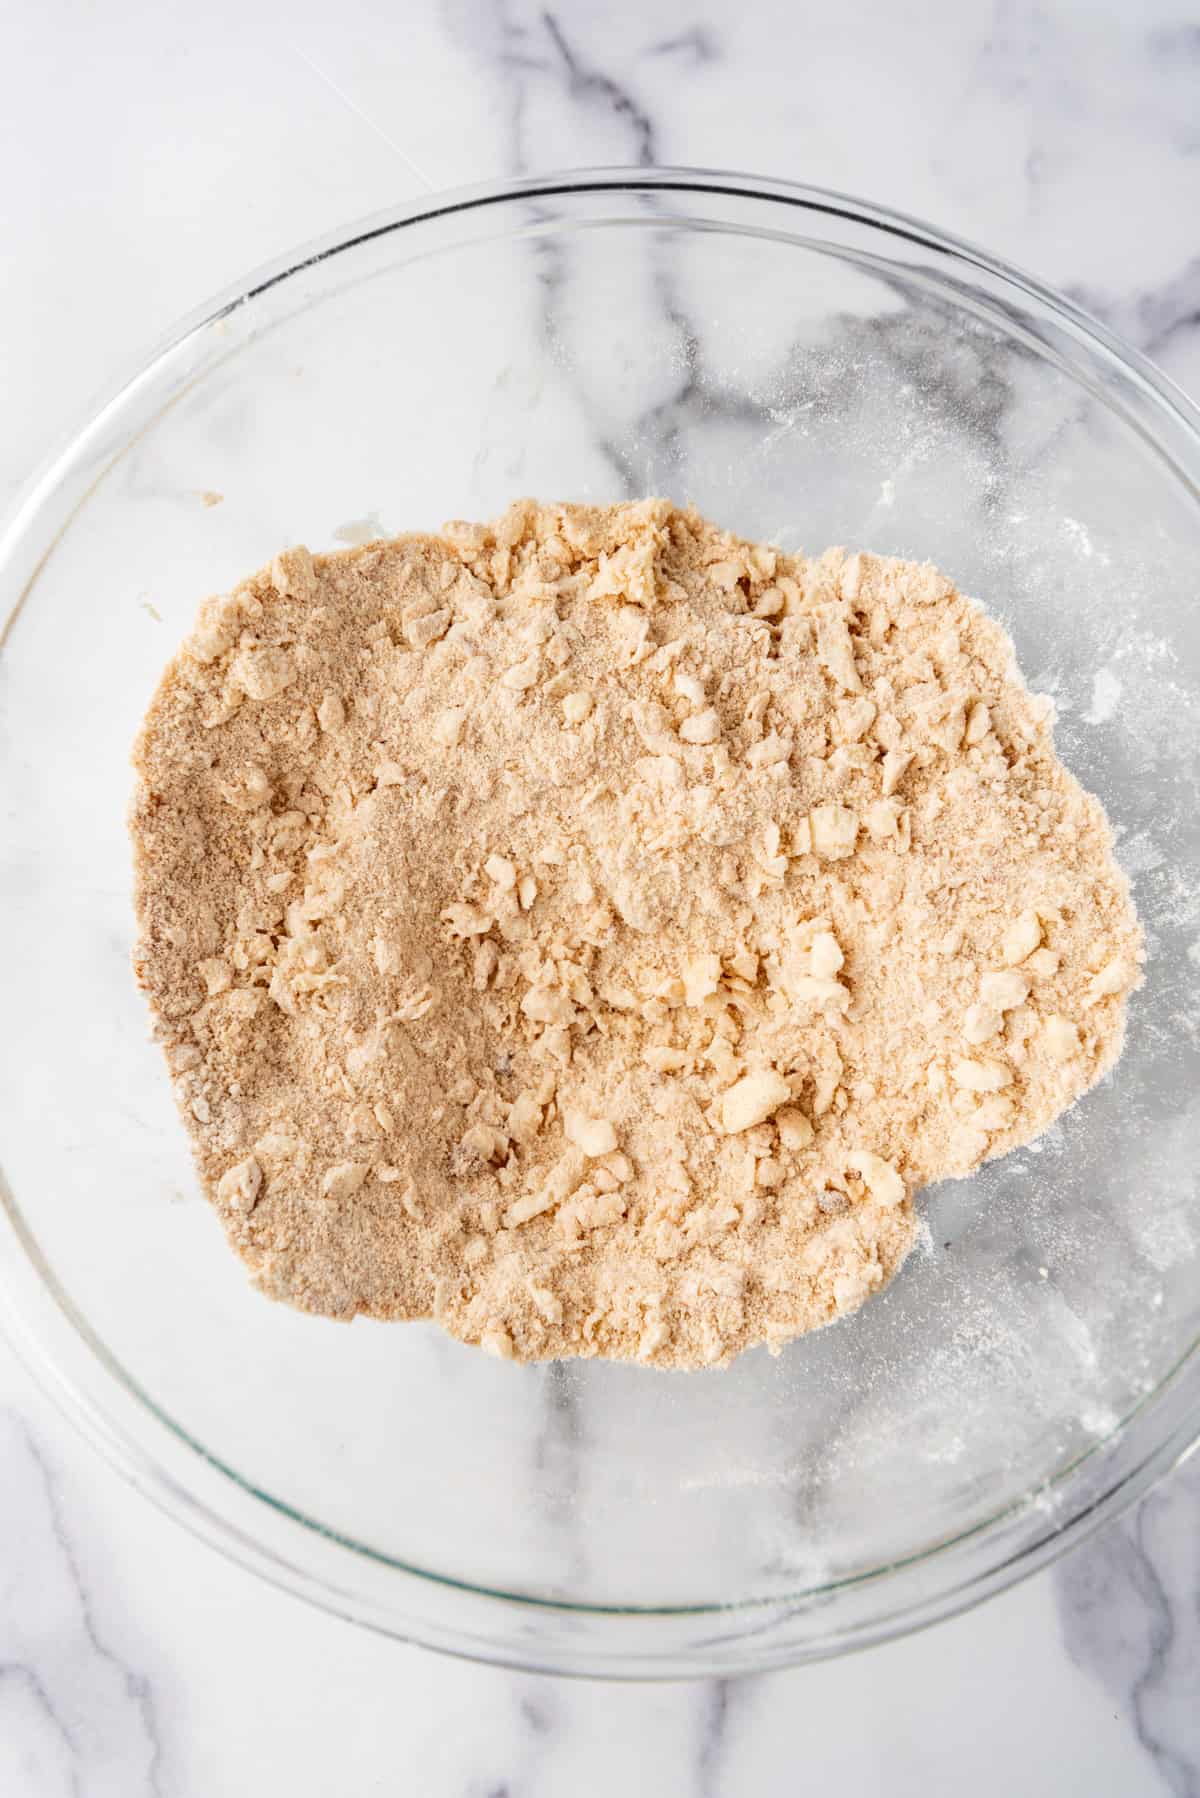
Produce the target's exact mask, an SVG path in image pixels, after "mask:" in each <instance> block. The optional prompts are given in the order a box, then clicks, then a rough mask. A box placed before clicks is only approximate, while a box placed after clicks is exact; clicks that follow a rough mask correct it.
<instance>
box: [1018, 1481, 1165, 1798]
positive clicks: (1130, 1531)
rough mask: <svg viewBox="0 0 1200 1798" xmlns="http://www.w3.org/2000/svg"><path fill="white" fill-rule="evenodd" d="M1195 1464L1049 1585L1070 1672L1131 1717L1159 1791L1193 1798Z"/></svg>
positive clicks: (1091, 1544)
mask: <svg viewBox="0 0 1200 1798" xmlns="http://www.w3.org/2000/svg"><path fill="white" fill-rule="evenodd" d="M1198 1513H1200V1459H1197V1458H1195V1457H1193V1459H1192V1461H1191V1462H1190V1463H1189V1464H1188V1465H1187V1466H1186V1467H1184V1468H1182V1469H1180V1471H1179V1472H1178V1473H1177V1474H1176V1475H1175V1476H1174V1478H1173V1479H1172V1480H1171V1482H1170V1483H1169V1484H1168V1485H1166V1486H1164V1487H1162V1488H1161V1489H1160V1490H1159V1491H1157V1492H1153V1493H1151V1494H1150V1496H1149V1497H1148V1498H1146V1499H1144V1500H1143V1502H1142V1503H1141V1505H1140V1506H1139V1507H1138V1509H1137V1510H1136V1511H1135V1512H1134V1513H1133V1515H1132V1516H1131V1517H1128V1518H1125V1519H1123V1520H1122V1521H1121V1522H1120V1523H1119V1524H1117V1525H1116V1526H1115V1527H1114V1528H1112V1529H1109V1530H1106V1531H1105V1532H1104V1533H1103V1534H1102V1535H1100V1536H1096V1537H1093V1538H1092V1540H1091V1541H1090V1542H1088V1543H1086V1544H1085V1545H1084V1547H1082V1548H1081V1549H1080V1550H1079V1551H1078V1552H1077V1553H1076V1554H1073V1555H1071V1556H1069V1557H1068V1558H1067V1559H1066V1560H1065V1561H1064V1562H1063V1563H1062V1564H1061V1566H1060V1567H1059V1568H1058V1570H1057V1572H1056V1574H1055V1576H1054V1579H1055V1588H1056V1591H1057V1595H1058V1603H1059V1609H1060V1614H1061V1618H1062V1628H1063V1635H1064V1639H1065V1641H1066V1645H1067V1649H1068V1652H1069V1653H1070V1655H1071V1658H1072V1660H1073V1661H1074V1662H1075V1664H1076V1665H1077V1666H1078V1667H1080V1668H1082V1669H1084V1670H1085V1671H1086V1672H1087V1673H1088V1674H1089V1675H1090V1676H1091V1677H1092V1678H1094V1679H1098V1680H1099V1681H1100V1683H1101V1684H1102V1685H1103V1687H1104V1689H1105V1690H1106V1691H1107V1692H1109V1693H1110V1694H1111V1695H1112V1697H1113V1699H1114V1700H1115V1701H1116V1702H1117V1703H1118V1704H1120V1705H1121V1707H1122V1709H1123V1710H1124V1711H1125V1712H1126V1713H1127V1714H1128V1716H1129V1717H1130V1719H1131V1721H1132V1723H1133V1727H1134V1729H1135V1730H1136V1732H1137V1738H1138V1741H1139V1742H1140V1743H1141V1745H1142V1747H1143V1748H1144V1749H1145V1751H1146V1754H1147V1756H1148V1757H1149V1759H1150V1761H1151V1762H1152V1764H1153V1767H1154V1770H1155V1772H1156V1774H1157V1775H1158V1777H1159V1779H1160V1780H1161V1782H1162V1786H1163V1789H1164V1790H1165V1791H1168V1792H1170V1793H1171V1794H1172V1798H1200V1519H1198Z"/></svg>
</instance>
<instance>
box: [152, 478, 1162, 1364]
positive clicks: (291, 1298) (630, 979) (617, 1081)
mask: <svg viewBox="0 0 1200 1798" xmlns="http://www.w3.org/2000/svg"><path fill="white" fill-rule="evenodd" d="M1048 714H1049V705H1048V702H1046V701H1044V700H1041V699H1038V698H1035V697H1033V696H1032V695H1031V694H1030V693H1029V692H1028V691H1027V690H1026V688H1025V686H1024V685H1023V683H1022V681H1021V679H1020V676H1019V674H1018V672H1017V670H1016V668H1015V666H1014V664H1013V660H1012V652H1011V646H1010V644H1009V642H1008V639H1007V638H1006V636H1005V635H1004V633H1003V631H1002V630H1001V629H1000V627H999V626H998V625H997V624H995V623H993V622H992V621H991V620H990V619H989V618H987V617H986V616H985V614H984V613H983V612H982V611H981V610H980V609H979V607H978V606H977V605H976V604H975V603H974V602H973V601H972V600H969V599H966V598H964V597H963V596H962V595H961V594H960V593H958V592H957V591H956V590H955V588H954V586H953V584H952V583H951V582H950V581H949V580H948V579H946V578H945V577H944V576H942V575H941V574H938V573H937V572H936V571H935V570H934V569H933V568H931V567H918V566H916V565H914V564H909V563H904V562H897V561H887V560H881V559H877V558H875V557H873V556H869V555H850V556H847V555H845V554H844V553H843V552H842V551H840V550H831V551H829V552H827V553H826V554H824V555H822V556H821V557H819V558H818V559H816V560H806V559H805V558H803V557H800V556H790V555H784V554H782V553H781V552H779V551H778V550H775V549H772V548H770V547H768V546H764V545H759V544H752V543H747V542H743V541H742V540H740V539H739V538H737V537H734V536H731V535H730V534H729V533H728V532H726V531H722V530H719V529H718V528H717V527H716V526H714V525H711V524H708V523H706V522H705V520H704V519H702V518H701V517H699V516H698V515H697V514H696V513H695V512H694V511H690V510H689V511H682V510H678V509H677V508H675V507H674V506H672V505H670V504H668V503H667V502H666V501H664V500H647V501H644V502H642V503H640V504H636V505H625V506H614V507H609V508H605V509H599V508H596V509H593V508H590V507H582V506H543V505H537V504H533V503H531V502H521V503H519V504H516V505H514V506H513V507H512V508H511V509H510V510H509V511H508V512H507V513H505V515H504V516H503V517H502V518H500V519H499V520H498V521H497V522H496V523H494V524H491V525H477V524H454V525H450V526H448V527H447V529H446V532H445V534H444V535H443V536H440V537H432V536H411V537H402V538H398V539H397V540H395V541H394V542H386V543H377V544H374V545H371V546H368V547H366V548H363V549H355V550H348V551H343V552H341V553H338V554H335V555H328V556H318V557H312V556H310V555H309V553H308V552H307V550H304V549H291V550H288V551H285V552H284V553H283V554H282V555H280V556H279V557H277V559H276V560H275V561H274V562H273V563H272V564H271V566H270V568H269V569H267V570H265V571H264V572H262V573H260V574H257V575H254V576H253V577H252V578H251V579H250V580H248V581H246V582H244V583H243V584H242V585H241V586H240V587H238V588H237V589H236V591H235V592H233V593H232V594H230V595H229V596H228V597H225V598H220V599H214V600H210V601H209V602H207V604H206V605H205V606H204V607H203V608H202V611H201V614H200V618H199V621H198V624H197V626H196V629H195V630H194V632H193V634H192V635H191V637H190V638H189V639H188V641H187V643H186V644H185V645H184V648H183V650H182V651H181V653H180V655H179V656H178V657H177V658H176V660H175V661H174V662H173V663H172V664H171V666H170V667H169V668H168V670H167V672H166V674H165V676H164V678H163V681H162V683H161V685H160V687H159V690H158V692H157V694H156V696H155V698H154V701H153V704H152V705H151V707H150V712H149V715H148V717H147V720H146V723H145V726H144V728H143V731H142V733H141V736H140V738H139V740H138V744H137V748H136V753H135V761H136V767H137V773H138V785H137V792H136V797H135V802H134V808H133V816H132V828H133V838H134V846H135V855H136V864H137V883H138V884H137V907H138V915H139V920H140V928H141V937H140V942H139V945H138V949H137V952H136V966H137V973H138V977H139V980H140V982H141V984H142V985H143V987H144V988H145V989H146V991H147V992H148V993H149V995H150V1000H151V1003H152V1006H153V1009H154V1013H155V1017H156V1019H157V1027H158V1033H159V1035H160V1036H161V1038H162V1040H163V1043H164V1045H165V1048H166V1053H167V1057H168V1061H169V1064H170V1068H171V1073H172V1076H173V1078H174V1082H175V1087H176V1091H177V1094H178V1097H179V1100H180V1103H181V1106H182V1110H183V1115H184V1118H185V1121H186V1123H187V1126H188V1128H189V1130H190V1132H191V1135H192V1138H193V1141H194V1144H195V1150H196V1155H197V1160H198V1163H199V1168H200V1173H201V1177H202V1179H203V1182H204V1185H205V1188H206V1190H207V1192H208V1194H209V1196H210V1198H211V1200H212V1202H213V1204H214V1205H215V1207H216V1209H217V1211H218V1213H219V1215H220V1218H221V1221H222V1223H223V1225H224V1227H225V1229H226V1232H227V1233H228V1236H229V1238H230V1241H231V1242H232V1243H233V1245H234V1247H235V1248H236V1249H237V1251H238V1253H239V1254H240V1255H241V1256H242V1257H243V1259H244V1260H245V1261H246V1262H247V1263H248V1265H249V1266H250V1268H251V1269H252V1271H253V1274H254V1277H255V1279H256V1281H257V1282H258V1284H259V1285H260V1286H261V1288H262V1289H263V1290H264V1291H265V1292H267V1293H269V1294H270V1295H271V1296H272V1297H274V1298H279V1299H285V1300H287V1301H288V1302H289V1303H291V1304H293V1305H297V1306H300V1307H302V1308H304V1309H305V1310H310V1311H317V1312H324V1313H327V1314H329V1315H331V1316H335V1317H351V1316H353V1315H354V1314H355V1313H357V1312H365V1313H368V1314H370V1315H372V1316H375V1317H384V1318H419V1317H430V1316H432V1317H435V1318H437V1319H438V1320H439V1322H440V1323H442V1324H443V1325H444V1326H445V1328H446V1329H447V1330H449V1331H451V1332H452V1333H453V1334H454V1335H456V1336H459V1337H461V1338H463V1339H464V1340H465V1341H468V1342H476V1343H481V1344H482V1345H483V1346H484V1347H485V1348H486V1349H490V1350H491V1351H492V1352H494V1353H496V1354H499V1355H504V1356H514V1357H516V1358H518V1359H533V1358H541V1357H548V1356H566V1355H606V1356H613V1357H619V1358H622V1359H628V1360H636V1361H642V1362H651V1363H654V1364H655V1365H657V1366H663V1367H695V1366H699V1365H702V1364H712V1363H720V1362H726V1361H728V1360H730V1358H731V1357H733V1356H734V1355H736V1354H738V1353H739V1352H740V1351H741V1350H742V1349H744V1348H747V1347H749V1346H750V1345H751V1344H754V1343H758V1342H763V1341H765V1342H767V1343H768V1344H771V1345H778V1344H781V1343H783V1342H786V1341H787V1340H788V1339H789V1338H791V1337H794V1336H796V1335H798V1334H800V1333H801V1332H803V1331H805V1330H810V1329H813V1328H815V1327H816V1326H818V1325H821V1324H825V1323H828V1322H830V1321H831V1320H832V1319H833V1318H836V1317H838V1316H839V1315H841V1314H843V1313H845V1312H848V1311H853V1310H854V1309H855V1307H856V1306H858V1305H860V1304H861V1303H862V1301H863V1300H864V1299H865V1298H867V1297H868V1296H869V1295H870V1294H871V1293H872V1292H875V1291H878V1290H879V1288H880V1287H882V1286H883V1285H884V1284H885V1282H886V1281H887V1280H888V1279H889V1278H890V1277H891V1276H892V1274H894V1273H895V1271H896V1269H897V1268H898V1267H899V1265H900V1263H901V1262H902V1261H903V1259H904V1257H905V1255H906V1254H907V1253H908V1250H909V1249H910V1247H911V1246H912V1242H913V1238H914V1233H915V1229H916V1220H915V1217H914V1211H913V1195H914V1193H915V1192H916V1191H917V1190H918V1189H919V1188H920V1187H921V1186H923V1185H924V1184H925V1183H926V1182H927V1181H930V1180H936V1179H939V1178H941V1177H942V1176H944V1175H948V1174H964V1173H966V1172H968V1171H969V1170H970V1169H971V1168H974V1167H976V1166H977V1165H978V1164H979V1163H980V1162H981V1161H983V1160H984V1159H986V1158H987V1157H989V1156H993V1155H999V1154H1003V1153H1004V1152H1005V1151H1006V1150H1008V1149H1011V1148H1013V1147H1014V1146H1015V1145H1017V1144H1019V1143H1023V1142H1027V1141H1028V1140H1029V1139H1030V1138H1031V1137H1033V1136H1036V1135H1037V1134H1038V1132H1039V1131H1041V1130H1044V1129H1045V1127H1046V1126H1047V1125H1048V1124H1049V1123H1050V1122H1051V1120H1052V1119H1053V1118H1055V1117H1056V1116H1057V1115H1058V1114H1059V1113H1060V1112H1061V1111H1062V1110H1063V1109H1064V1107H1066V1106H1068V1105H1069V1104H1070V1103H1071V1102H1072V1101H1073V1100H1074V1099H1076V1098H1078V1097H1079V1095H1080V1094H1081V1093H1082V1092H1084V1091H1085V1089H1086V1088H1087V1087H1089V1086H1090V1085H1091V1084H1092V1083H1093V1082H1094V1081H1095V1080H1096V1079H1097V1078H1098V1077H1099V1076H1100V1074H1101V1073H1103V1072H1104V1070H1105V1069H1106V1068H1107V1067H1109V1066H1110V1065H1111V1063H1112V1062H1113V1061H1114V1060H1115V1058H1116V1056H1117V1054H1118V1053H1119V1050H1120V1046H1121V1038H1122V1031H1123V1023H1124V1005H1125V997H1126V995H1127V993H1128V992H1129V991H1130V989H1131V988H1132V987H1133V986H1135V985H1136V983H1137V981H1138V979H1139V962H1140V957H1141V937H1140V932H1139V929H1138V925H1137V921H1136V918H1135V916H1134V912H1133V910H1132V906H1131V902H1130V898H1129V893H1128V889H1127V885H1126V882H1125V879H1124V877H1123V876H1122V874H1121V873H1120V871H1119V869H1118V868H1117V866H1116V865H1115V863H1114V861H1113V857H1112V847H1111V841H1110V836H1109V831H1108V827H1107V824H1106V822H1105V818H1104V815H1103V812H1102V810H1101V808H1100V806H1099V804H1098V803H1097V802H1096V800H1094V799H1092V798H1091V797H1089V796H1088V795H1087V794H1086V793H1084V792H1083V791H1082V789H1081V788H1080V787H1079V785H1078V784H1077V783H1076V781H1075V780H1074V779H1073V777H1072V776H1071V775H1070V774H1069V773H1068V772H1067V771H1066V769H1065V768H1063V767H1062V765H1061V764H1060V763H1059V761H1058V760H1057V759H1056V757H1055V754H1054V748H1053V743H1052V739H1051V727H1050V718H1049V715H1048Z"/></svg>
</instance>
